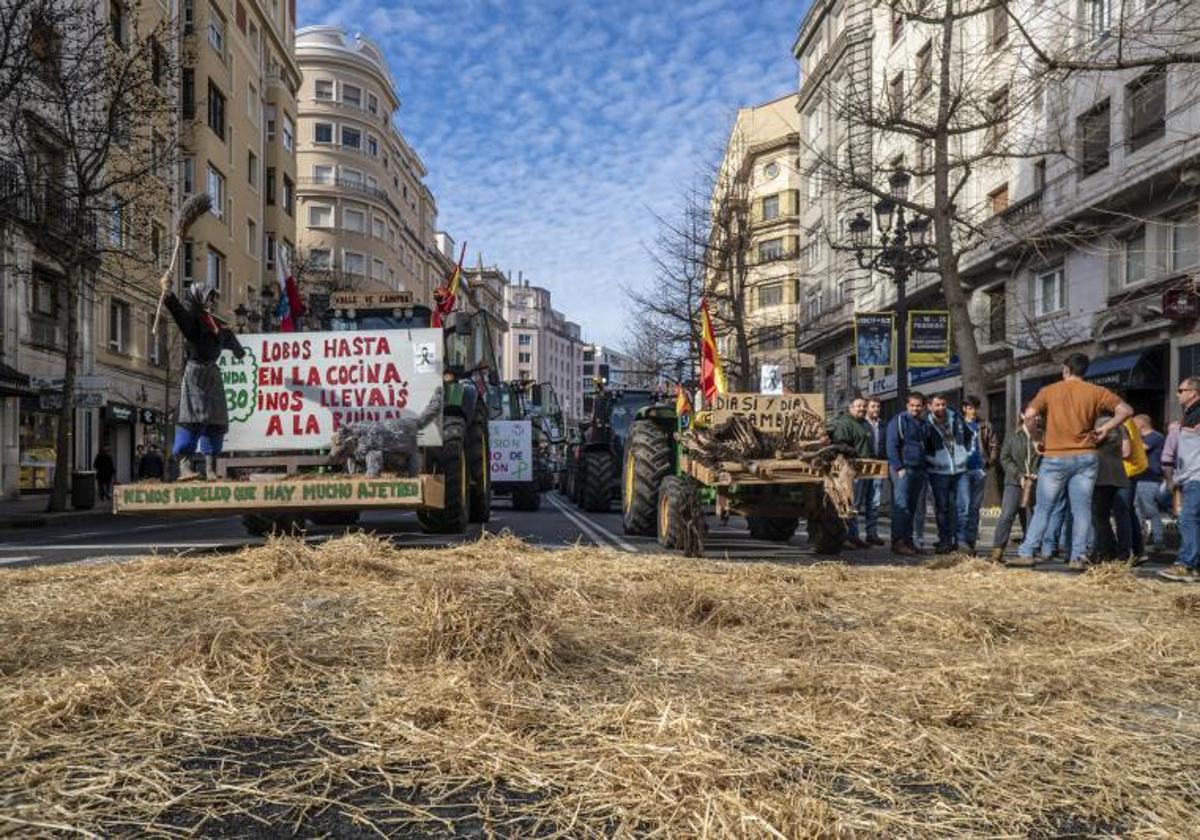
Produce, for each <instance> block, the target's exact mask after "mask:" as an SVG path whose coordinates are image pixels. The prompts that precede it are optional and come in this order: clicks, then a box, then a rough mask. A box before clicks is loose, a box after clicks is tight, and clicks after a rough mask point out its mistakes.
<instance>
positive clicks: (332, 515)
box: [308, 510, 359, 527]
mask: <svg viewBox="0 0 1200 840" xmlns="http://www.w3.org/2000/svg"><path fill="white" fill-rule="evenodd" d="M358 513H359V512H358V511H357V510H329V511H325V512H324V513H310V514H309V515H308V518H309V521H311V522H312V524H314V525H340V526H342V527H349V526H351V525H357V524H358Z"/></svg>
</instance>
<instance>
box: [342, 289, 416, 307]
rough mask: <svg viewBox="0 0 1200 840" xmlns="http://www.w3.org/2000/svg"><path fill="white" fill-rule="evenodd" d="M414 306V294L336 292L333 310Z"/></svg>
mask: <svg viewBox="0 0 1200 840" xmlns="http://www.w3.org/2000/svg"><path fill="white" fill-rule="evenodd" d="M412 305H413V294H412V292H334V293H333V294H331V295H330V296H329V306H330V307H331V308H332V309H396V308H397V307H405V306H412Z"/></svg>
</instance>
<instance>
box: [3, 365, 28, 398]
mask: <svg viewBox="0 0 1200 840" xmlns="http://www.w3.org/2000/svg"><path fill="white" fill-rule="evenodd" d="M36 395H37V391H35V390H34V389H33V388H31V387H30V386H29V377H28V376H26V375H25V374H23V373H21V372H20V371H19V370H17V369H16V368H15V367H12V366H11V365H6V364H4V362H0V397H32V396H36Z"/></svg>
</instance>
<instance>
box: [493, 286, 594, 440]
mask: <svg viewBox="0 0 1200 840" xmlns="http://www.w3.org/2000/svg"><path fill="white" fill-rule="evenodd" d="M504 317H505V320H506V321H507V322H508V325H509V330H508V333H507V335H506V338H505V341H504V353H503V361H502V362H501V365H502V367H503V370H504V371H505V376H506V377H508V378H509V379H519V380H529V381H532V382H549V383H550V384H551V385H553V386H554V390H555V393H557V394H558V400H559V403H560V404H561V405H562V408H563V414H564V416H565V418H566V420H567V423H568V424H575V423H578V421H579V417H580V416H581V414H582V411H583V388H582V387H581V384H580V377H579V374H578V370H579V364H580V358H581V354H580V348H581V346H582V340H581V331H580V328H579V325H578V324H576V323H575V322H573V321H569V320H567V317H566V316H565V315H564V314H563V313H562V312H560V311H558V310H557V309H554V308H553V306H551V301H550V291H549V290H548V289H543V288H541V287H539V286H532V285H530V283H529V281H527V280H518V282H517V283H509V284H507V285H505V286H504Z"/></svg>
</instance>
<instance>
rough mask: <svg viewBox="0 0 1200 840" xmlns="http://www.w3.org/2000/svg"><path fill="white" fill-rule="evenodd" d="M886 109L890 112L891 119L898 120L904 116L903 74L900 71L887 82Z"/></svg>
mask: <svg viewBox="0 0 1200 840" xmlns="http://www.w3.org/2000/svg"><path fill="white" fill-rule="evenodd" d="M888 107H889V108H891V111H892V119H895V120H898V119H901V118H902V117H903V116H904V72H903V71H901V72H899V73H897V74H896V75H895V76H892V80H891V81H890V82H888Z"/></svg>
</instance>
